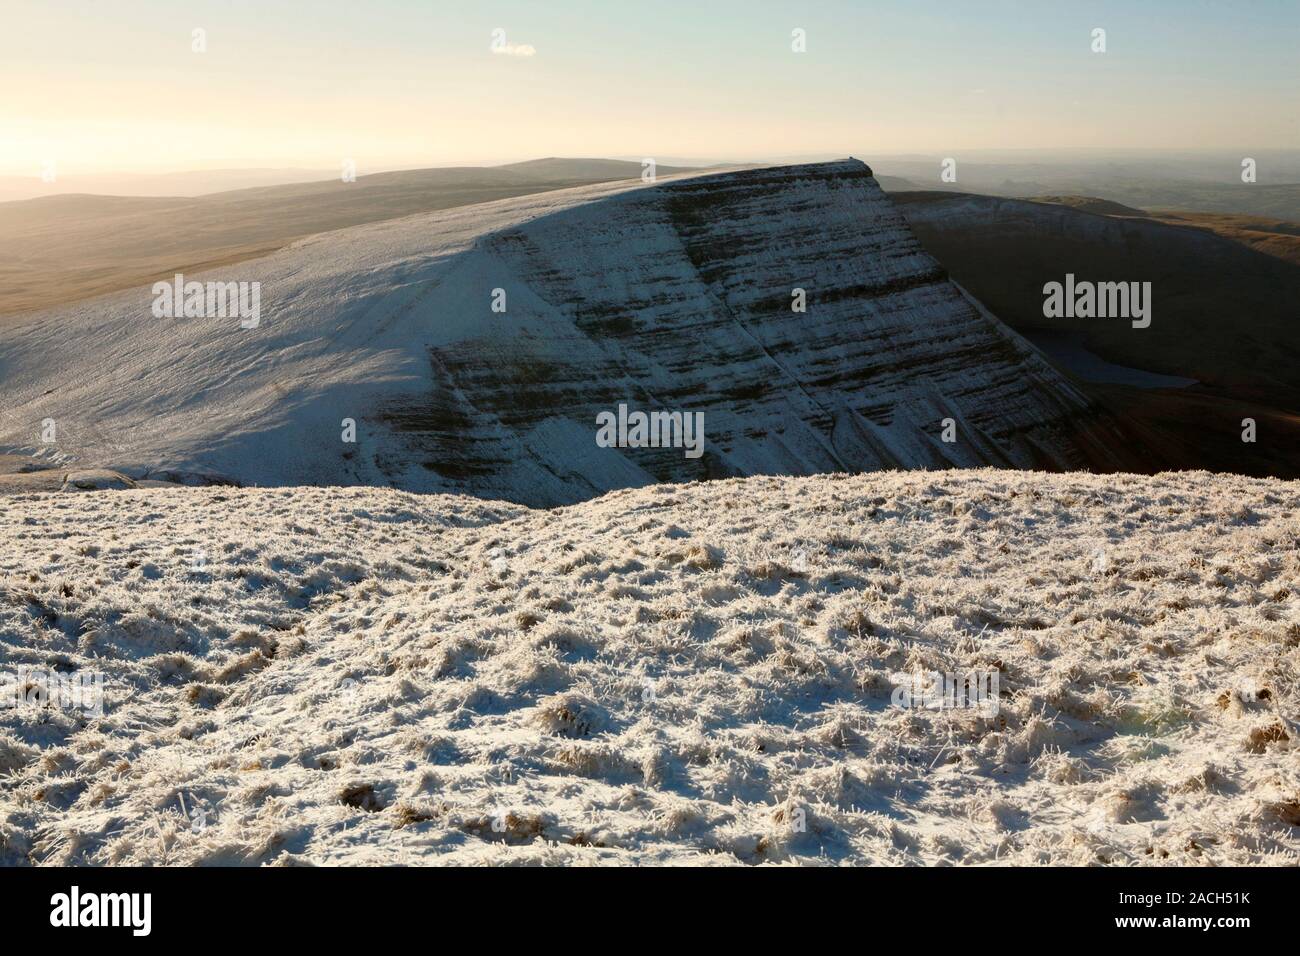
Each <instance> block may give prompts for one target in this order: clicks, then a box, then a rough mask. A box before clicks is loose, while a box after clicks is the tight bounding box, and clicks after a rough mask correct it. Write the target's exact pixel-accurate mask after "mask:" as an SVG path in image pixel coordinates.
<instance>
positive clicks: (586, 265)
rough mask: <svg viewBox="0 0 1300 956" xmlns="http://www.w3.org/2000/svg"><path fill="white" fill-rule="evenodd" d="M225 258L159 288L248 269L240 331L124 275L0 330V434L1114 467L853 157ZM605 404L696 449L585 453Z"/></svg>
mask: <svg viewBox="0 0 1300 956" xmlns="http://www.w3.org/2000/svg"><path fill="white" fill-rule="evenodd" d="M228 273H229V274H221V275H216V274H213V275H209V276H199V277H187V278H198V279H200V280H203V279H213V280H221V281H255V282H259V283H260V284H261V285H260V287H261V302H262V305H261V319H260V322H259V323H258V325H257V327H256V328H241V327H240V324H239V322H238V321H236V320H232V319H222V318H185V319H156V318H153V317H152V316H151V313H150V298H151V296H150V295H149V291H148V290H141V291H140V292H139V293H136V294H128V295H121V296H115V297H112V298H109V299H101V300H97V301H95V302H92V303H87V304H84V305H81V306H77V307H74V308H72V309H66V310H62V311H60V312H58V313H50V314H46V315H44V316H41V317H38V319H37V321H35V322H33V323H32V324H30V325H27V326H24V327H22V328H18V329H10V330H6V331H5V332H4V333H3V337H2V338H0V363H2V364H3V368H4V372H5V376H4V384H3V386H0V399H3V402H4V406H5V408H6V412H7V414H6V417H4V418H3V419H0V422H2V424H0V443H3V444H6V445H8V446H10V447H11V448H13V449H15V450H19V449H27V450H30V449H31V448H32V447H33V446H34V445H35V438H36V436H37V435H38V433H40V430H41V425H42V422H44V421H46V420H47V419H52V420H55V421H56V422H58V423H59V428H58V437H57V440H56V441H55V442H52V443H48V444H46V445H45V446H43V448H42V450H43V451H44V453H45V454H47V455H48V456H51V457H57V458H59V459H60V460H75V461H79V462H82V463H86V464H95V465H102V466H110V467H115V468H117V469H119V470H121V471H123V472H126V473H128V474H132V475H136V476H143V475H148V474H150V473H160V471H163V470H165V471H167V472H168V473H174V472H177V471H179V472H186V471H193V472H206V473H212V472H215V473H219V474H224V475H228V476H231V477H234V478H237V479H239V480H241V481H244V482H248V483H254V482H255V483H258V484H273V485H287V484H303V483H329V484H393V485H397V486H400V487H404V488H408V489H411V490H424V491H458V492H467V493H471V494H475V495H480V496H490V497H495V498H505V499H509V500H513V501H518V502H523V503H527V504H532V505H552V504H561V503H567V502H573V501H578V500H582V499H584V498H587V497H591V496H594V495H597V494H600V493H602V492H604V491H606V490H609V489H611V488H618V487H625V486H631V485H639V484H645V483H649V482H653V481H663V480H673V481H681V480H689V479H693V478H708V477H721V476H728V475H750V474H762V473H793V474H810V473H815V472H822V471H832V470H834V471H843V470H848V471H856V470H876V469H882V468H919V467H924V468H936V467H947V466H962V467H964V466H977V465H998V466H1013V467H1020V468H1029V467H1037V468H1049V469H1068V468H1080V467H1088V466H1096V467H1122V466H1124V465H1125V464H1126V462H1127V461H1129V460H1131V459H1129V458H1128V457H1127V456H1129V455H1130V454H1131V452H1132V449H1131V443H1130V442H1129V441H1128V439H1126V438H1125V436H1123V435H1122V434H1121V432H1120V431H1119V429H1120V427H1121V426H1120V425H1119V424H1118V423H1117V422H1115V421H1113V420H1111V419H1109V418H1107V417H1106V416H1105V415H1104V414H1103V413H1101V412H1100V411H1098V410H1096V409H1094V408H1092V407H1091V406H1090V405H1089V403H1088V401H1087V400H1086V399H1085V398H1084V397H1083V396H1082V395H1081V394H1080V393H1079V392H1078V391H1076V390H1075V389H1074V388H1073V387H1072V386H1071V385H1070V384H1069V383H1068V382H1067V381H1065V380H1064V379H1063V378H1062V377H1061V376H1060V375H1059V374H1057V373H1056V372H1055V371H1054V370H1053V369H1052V368H1051V367H1050V366H1049V365H1048V364H1047V363H1046V362H1045V361H1044V360H1043V359H1042V358H1041V356H1040V355H1039V354H1038V353H1037V352H1036V351H1035V350H1034V349H1033V348H1032V347H1031V346H1029V345H1028V344H1027V343H1026V342H1024V341H1023V340H1022V339H1020V338H1019V337H1018V336H1017V335H1016V334H1015V333H1013V332H1011V331H1010V330H1009V329H1007V328H1006V327H1005V326H1003V325H1002V324H1001V323H1000V322H999V321H998V320H997V319H996V318H994V317H993V316H991V315H989V314H988V313H987V312H985V311H984V310H983V309H982V308H981V307H980V306H979V305H978V304H977V303H975V302H974V301H973V300H971V299H969V298H968V297H967V296H965V295H964V294H963V292H962V291H961V290H960V289H958V288H957V287H956V286H955V285H954V284H953V283H952V282H950V281H949V280H948V278H947V276H946V274H945V273H944V271H943V269H942V268H941V267H940V265H939V264H938V263H937V262H936V261H935V260H934V259H933V258H931V257H930V256H929V255H927V254H926V253H925V252H924V251H923V250H922V249H921V248H920V246H919V245H918V244H917V242H916V240H915V239H914V238H913V236H912V234H911V232H910V231H909V229H908V227H907V225H906V223H905V222H904V221H903V219H902V217H901V216H900V215H899V213H898V212H897V211H896V210H895V208H894V206H893V205H892V203H891V202H890V200H889V199H888V198H887V197H886V196H885V195H884V194H883V193H882V192H881V190H880V188H879V187H878V186H877V184H876V183H875V181H874V179H873V178H872V175H871V171H870V169H869V168H868V167H867V166H866V165H865V164H863V163H861V162H857V161H853V160H849V161H844V162H836V163H820V164H814V165H807V166H789V167H776V168H770V169H751V170H740V171H735V172H727V173H720V174H713V175H706V176H686V177H673V178H671V179H670V180H668V181H663V182H660V183H659V184H656V185H650V186H646V185H641V184H637V185H628V184H626V183H624V184H606V185H601V186H593V187H582V188H579V189H573V190H565V191H562V192H555V193H548V194H545V195H542V196H532V197H526V198H523V199H511V200H505V201H501V202H494V203H486V204H483V205H480V206H474V207H467V208H462V209H455V210H448V211H444V212H438V213H432V214H424V215H419V216H412V217H409V218H407V219H402V220H396V221H391V222H386V223H377V224H372V225H367V226H361V227H356V228H352V229H347V230H342V231H340V232H337V233H330V234H323V235H320V236H316V237H313V238H311V239H308V240H305V241H303V242H301V243H298V244H296V245H294V246H292V247H290V248H288V249H285V250H282V251H281V252H279V253H277V254H275V255H273V256H270V257H268V258H266V259H262V260H258V261H256V262H251V263H245V264H242V265H240V266H237V267H232V268H231V269H230V270H228ZM800 303H803V304H804V307H803V308H802V310H801V309H799V308H798V305H799V304H800ZM620 406H623V410H624V412H629V413H635V412H645V413H650V412H666V413H677V414H681V415H702V429H703V445H702V450H701V453H699V454H698V455H688V454H686V453H685V452H684V449H683V448H682V447H680V445H675V446H674V447H629V446H628V443H627V442H623V443H619V442H614V443H610V442H605V443H601V442H598V441H597V421H598V416H600V415H602V413H613V412H615V411H617V410H618V409H619V407H620ZM347 422H352V423H354V425H355V427H354V429H353V430H352V431H353V432H354V435H355V441H348V440H346V439H347V438H349V437H352V436H351V435H350V434H349V428H348V425H347ZM945 439H948V440H945ZM632 444H633V445H635V444H636V443H635V441H634V442H632Z"/></svg>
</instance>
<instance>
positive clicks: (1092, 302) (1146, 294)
mask: <svg viewBox="0 0 1300 956" xmlns="http://www.w3.org/2000/svg"><path fill="white" fill-rule="evenodd" d="M1043 295H1045V296H1046V297H1047V298H1045V299H1044V300H1043V316H1044V317H1045V318H1049V319H1060V318H1066V319H1074V318H1079V319H1093V318H1096V319H1116V318H1118V319H1132V320H1133V328H1135V329H1145V328H1146V327H1147V326H1148V325H1150V324H1151V283H1150V282H1087V281H1083V282H1075V281H1074V273H1073V272H1067V273H1066V275H1065V284H1064V285H1062V284H1061V283H1060V282H1049V283H1047V284H1046V285H1045V286H1043Z"/></svg>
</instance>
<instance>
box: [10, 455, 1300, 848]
mask: <svg viewBox="0 0 1300 956" xmlns="http://www.w3.org/2000/svg"><path fill="white" fill-rule="evenodd" d="M0 507H2V508H3V509H4V511H3V517H2V519H0V582H2V584H0V658H2V660H3V667H2V668H0V674H7V673H9V672H11V671H12V670H13V669H14V668H16V667H18V666H19V665H24V664H25V665H32V666H37V667H47V666H48V667H56V668H58V669H59V670H61V671H64V672H66V673H71V674H75V673H78V672H81V671H86V670H90V669H99V670H101V671H103V672H105V673H106V674H107V677H108V682H109V683H108V703H107V707H106V713H105V715H104V716H103V717H102V718H100V719H94V718H92V719H83V718H82V717H80V716H78V715H76V714H75V713H68V712H65V711H62V710H51V709H44V710H42V709H39V708H33V707H32V706H30V705H29V706H24V707H21V708H18V709H11V710H8V711H0V773H3V774H4V775H5V776H4V778H3V785H2V786H0V859H3V861H4V862H7V863H24V862H37V863H72V864H87V863H163V862H166V863H244V864H263V863H273V864H285V863H293V862H319V863H440V862H456V863H468V862H492V863H503V862H573V863H583V862H590V863H597V862H602V863H620V862H626V863H630V862H639V863H654V862H670V861H690V862H717V863H750V864H752V863H763V862H773V861H774V862H783V861H795V862H807V863H818V862H831V863H837V862H872V863H904V862H913V863H915V862H926V863H961V864H987V863H995V862H997V863H1018V864H1029V863H1114V864H1128V863H1135V864H1161V863H1242V862H1266V863H1289V864H1291V865H1295V864H1296V862H1297V860H1298V856H1297V854H1298V853H1300V829H1298V828H1297V823H1300V762H1298V761H1297V752H1296V749H1295V748H1296V740H1297V732H1298V728H1297V725H1296V717H1297V704H1298V703H1300V701H1298V698H1297V678H1298V677H1300V587H1297V573H1298V572H1300V491H1298V490H1297V487H1296V485H1294V484H1288V483H1284V482H1278V481H1264V480H1249V479H1243V478H1237V477H1231V476H1223V475H1209V474H1205V473H1188V474H1182V475H1163V476H1157V477H1155V478H1141V477H1130V476H1122V475H1121V476H1104V477H1101V476H1089V475H1083V474H1065V475H1043V474H1030V473H1023V472H1011V471H991V470H979V471H973V472H946V473H942V474H936V473H930V474H922V473H909V474H898V473H879V474H873V475H862V476H855V477H847V476H844V475H830V476H821V477H814V478H751V479H748V480H745V481H737V480H728V481H719V482H710V483H703V484H692V485H656V486H653V487H649V488H642V489H636V490H629V491H621V492H616V493H612V494H609V495H606V496H604V497H602V498H599V499H597V500H594V501H591V502H586V503H583V504H581V505H577V506H573V507H568V508H563V509H558V510H554V511H530V510H527V509H524V508H521V507H518V506H515V505H509V504H501V503H488V502H483V501H479V500H475V499H470V498H453V497H444V496H431V497H421V496H417V495H412V494H407V493H404V492H397V491H390V490H384V489H358V488H352V489H332V490H323V489H313V488H284V489H179V490H174V491H163V490H138V491H134V490H132V491H120V492H103V493H94V494H86V495H57V494H47V495H28V496H14V497H9V498H3V499H0ZM196 550H201V551H203V552H205V554H206V562H205V563H204V564H203V565H202V567H198V566H196V564H195V561H194V557H195V552H196ZM800 552H802V553H803V554H802V557H801V556H800ZM805 561H806V564H805V563H804V562H805ZM967 668H979V669H984V668H997V669H998V670H999V671H1000V673H1001V694H1002V697H1001V709H1000V713H999V714H998V716H997V717H996V718H992V719H990V718H986V717H981V716H979V715H977V714H975V713H971V712H953V711H909V710H902V709H899V708H897V707H894V706H892V704H891V690H892V681H893V675H895V674H896V673H897V672H900V671H911V670H926V671H928V670H939V671H952V670H964V669H967ZM199 815H202V816H199ZM200 818H201V819H202V820H203V821H205V826H204V827H203V828H202V829H199V828H197V827H196V826H195V825H194V823H193V821H194V820H195V819H200ZM796 821H802V822H803V823H805V824H806V826H804V827H803V828H800V827H799V826H798V825H797V824H796ZM494 822H497V824H498V825H497V826H496V827H494Z"/></svg>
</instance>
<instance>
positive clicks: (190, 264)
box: [0, 159, 680, 323]
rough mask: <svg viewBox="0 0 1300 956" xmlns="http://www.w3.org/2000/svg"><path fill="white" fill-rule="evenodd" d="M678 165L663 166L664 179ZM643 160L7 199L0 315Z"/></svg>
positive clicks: (0, 243) (635, 170)
mask: <svg viewBox="0 0 1300 956" xmlns="http://www.w3.org/2000/svg"><path fill="white" fill-rule="evenodd" d="M677 171H680V170H678V169H677V167H663V168H660V169H658V170H657V171H656V172H657V174H658V175H661V176H667V175H671V174H672V173H673V172H677ZM640 176H641V164H640V163H633V162H622V161H618V160H594V159H574V160H570V159H544V160H538V161H536V162H535V163H517V164H514V165H513V166H496V167H449V168H442V169H410V170H401V171H398V172H387V173H376V174H374V175H371V176H360V177H358V178H357V180H356V182H353V183H344V182H342V181H341V180H340V179H338V178H335V179H329V180H325V181H321V182H306V183H293V184H288V185H275V186H263V187H255V188H249V189H240V190H234V191H231V192H222V193H214V194H211V195H207V196H199V197H191V198H186V197H170V198H160V197H124V196H87V195H76V194H70V195H59V196H49V197H44V198H40V199H30V200H23V201H20V202H10V203H0V323H2V322H3V321H4V318H5V317H6V316H8V317H13V316H15V315H19V314H22V313H25V312H29V311H31V310H35V309H41V308H48V307H51V306H55V305H59V304H63V303H68V302H76V301H78V300H81V299H86V298H90V297H92V296H96V295H101V294H103V293H106V292H113V291H116V290H118V289H126V288H130V287H132V286H143V285H149V284H151V283H153V282H154V281H156V280H157V279H165V278H170V277H171V276H172V275H173V274H174V273H176V272H195V271H198V270H201V269H210V268H215V267H218V266H224V265H229V264H230V263H234V262H240V261H243V260H247V259H254V258H258V257H259V256H264V255H267V254H268V253H270V252H273V251H275V250H276V249H279V248H282V247H283V246H285V245H288V244H289V243H290V242H293V241H294V240H296V239H301V238H303V237H305V236H309V235H314V234H316V233H320V232H327V231H330V230H333V229H341V228H344V227H346V226H355V225H359V224H361V223H367V222H376V221H380V220H385V219H394V218H397V217H400V216H408V215H412V214H415V213H421V212H429V211H431V210H435V209H447V208H450V207H454V206H464V205H469V204H472V203H481V202H489V201H491V200H496V199H507V198H510V197H513V196H524V195H528V194H530V193H536V192H544V191H546V190H551V189H565V188H568V187H571V186H582V185H588V184H590V183H595V182H607V181H611V180H621V179H634V178H639V177H640Z"/></svg>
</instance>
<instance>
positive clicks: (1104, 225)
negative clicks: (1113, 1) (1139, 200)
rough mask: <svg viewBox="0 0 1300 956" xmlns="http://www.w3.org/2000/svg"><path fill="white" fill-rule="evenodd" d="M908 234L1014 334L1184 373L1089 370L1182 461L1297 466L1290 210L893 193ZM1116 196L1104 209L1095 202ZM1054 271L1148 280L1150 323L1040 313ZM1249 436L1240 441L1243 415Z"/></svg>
mask: <svg viewBox="0 0 1300 956" xmlns="http://www.w3.org/2000/svg"><path fill="white" fill-rule="evenodd" d="M891 198H893V199H894V201H895V202H897V203H898V204H899V207H900V209H901V210H902V212H903V214H904V215H905V216H906V217H907V220H908V223H909V224H910V225H911V227H912V229H913V231H914V232H915V233H916V235H917V238H918V239H920V241H921V243H922V245H924V246H925V248H926V250H927V251H928V252H929V253H930V254H931V255H933V256H935V257H936V258H937V259H938V260H939V261H940V262H942V263H943V264H944V267H945V268H946V269H947V270H948V272H949V274H950V275H952V277H953V278H954V279H956V280H957V281H958V282H959V283H961V285H962V286H963V287H964V288H966V289H968V290H969V291H970V292H971V293H972V294H973V295H974V296H976V297H977V298H978V299H979V300H980V301H981V302H982V303H984V304H985V305H987V306H988V307H989V308H990V309H991V310H993V311H994V312H995V313H996V314H997V316H998V317H999V318H1000V319H1002V320H1003V321H1004V322H1006V323H1007V324H1008V325H1010V326H1011V327H1012V328H1014V329H1016V330H1017V331H1019V332H1022V333H1024V334H1026V335H1030V336H1032V335H1034V334H1035V333H1037V332H1040V331H1045V332H1051V333H1067V334H1069V335H1071V336H1073V337H1074V338H1075V340H1076V341H1078V342H1079V343H1081V345H1082V346H1084V347H1086V348H1087V349H1088V350H1090V351H1091V352H1093V353H1095V354H1096V355H1098V356H1100V357H1101V358H1102V359H1104V360H1105V361H1107V362H1112V363H1115V364H1117V365H1120V366H1126V367H1131V368H1135V369H1142V370H1146V371H1149V372H1157V373H1161V374H1164V375H1173V376H1185V377H1190V378H1194V379H1196V380H1197V381H1198V382H1199V383H1200V384H1198V385H1195V386H1192V387H1189V388H1182V389H1137V388H1131V387H1126V386H1121V385H1087V386H1085V387H1084V390H1085V391H1086V392H1087V393H1088V394H1090V395H1092V396H1093V397H1094V398H1095V399H1097V400H1099V401H1102V402H1103V404H1108V405H1109V406H1110V407H1111V408H1112V409H1113V410H1115V411H1117V412H1120V413H1122V414H1124V415H1125V416H1126V417H1127V418H1128V419H1129V420H1131V421H1134V422H1137V423H1144V424H1146V425H1148V426H1150V427H1152V428H1154V429H1158V430H1160V431H1162V432H1163V433H1165V434H1167V435H1172V436H1176V438H1175V440H1174V442H1173V444H1170V445H1167V446H1164V447H1165V450H1166V452H1167V453H1168V454H1169V456H1170V457H1171V458H1173V459H1174V460H1178V461H1181V462H1185V463H1186V464H1185V467H1204V468H1211V469H1215V470H1225V471H1235V472H1239V473H1244V474H1268V475H1274V476H1279V477H1300V461H1297V460H1296V456H1295V449H1296V448H1297V447H1300V322H1297V321H1296V314H1295V309H1296V305H1295V304H1296V302H1300V255H1297V251H1298V250H1300V235H1298V234H1297V233H1300V226H1297V225H1296V224H1295V223H1288V222H1285V221H1281V220H1276V219H1267V218H1260V217H1249V216H1241V215H1215V214H1211V213H1161V214H1149V215H1148V214H1142V213H1140V211H1137V210H1134V209H1132V208H1129V207H1124V206H1118V209H1117V205H1118V204H1115V203H1109V202H1105V201H1100V200H1095V199H1087V198H1084V199H1081V198H1080V197H1059V196H1058V197H1052V198H1051V200H1050V201H1028V200H1016V199H1003V198H1000V197H995V196H977V195H970V194H961V193H948V192H937V191H927V192H915V193H907V192H896V193H893V194H892V197H891ZM1102 210H1116V212H1115V214H1101V211H1102ZM1067 273H1073V274H1074V275H1075V276H1076V277H1078V278H1079V279H1090V280H1094V281H1149V282H1151V283H1152V300H1153V313H1152V323H1151V326H1150V327H1149V328H1145V329H1134V328H1132V327H1131V325H1130V324H1129V323H1128V322H1126V321H1123V320H1122V319H1121V320H1116V319H1089V318H1074V319H1066V318H1059V319H1048V318H1045V317H1044V316H1043V291H1042V290H1043V285H1044V284H1045V283H1047V282H1051V281H1058V282H1059V281H1062V280H1063V279H1064V277H1065V275H1066V274H1067ZM1247 417H1249V418H1254V419H1256V420H1257V422H1258V424H1259V428H1260V432H1261V437H1260V438H1259V440H1258V442H1257V443H1256V444H1254V445H1246V444H1244V443H1243V442H1242V441H1241V438H1240V432H1241V420H1242V419H1243V418H1247Z"/></svg>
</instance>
